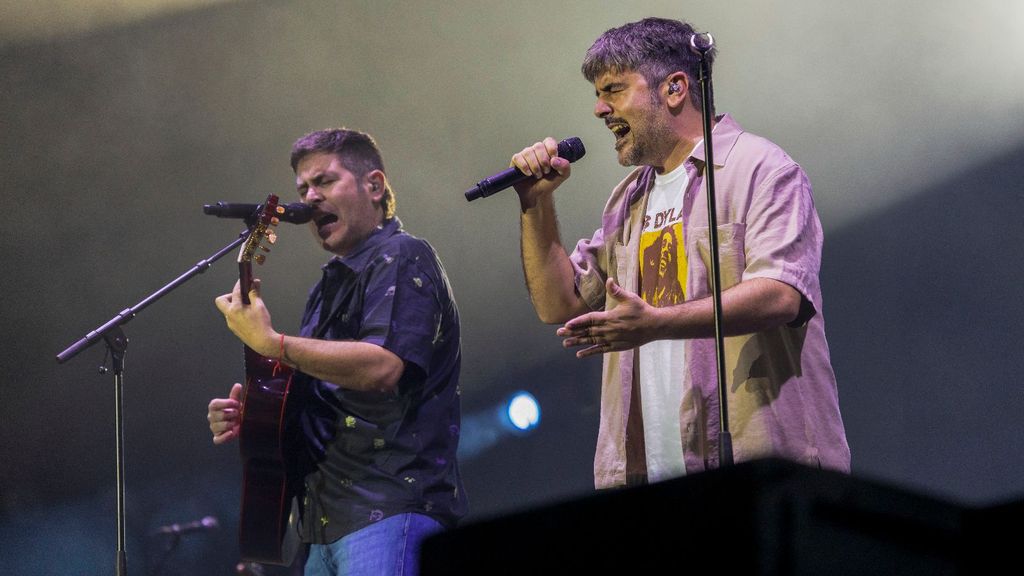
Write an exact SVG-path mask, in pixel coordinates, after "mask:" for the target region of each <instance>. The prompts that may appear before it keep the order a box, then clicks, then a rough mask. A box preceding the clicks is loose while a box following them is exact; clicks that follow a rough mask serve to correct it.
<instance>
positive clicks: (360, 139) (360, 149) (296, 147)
mask: <svg viewBox="0 0 1024 576" xmlns="http://www.w3.org/2000/svg"><path fill="white" fill-rule="evenodd" d="M318 152H324V153H327V154H334V155H335V156H337V157H338V159H339V160H340V161H341V165H342V166H344V167H345V169H346V170H348V171H349V172H351V173H352V174H353V175H355V176H356V177H357V178H362V177H363V176H366V175H367V174H368V173H370V172H372V171H374V170H380V171H381V172H384V173H385V174H387V172H385V170H384V159H383V158H381V154H380V148H378V147H377V143H376V142H375V141H374V140H373V136H370V135H369V134H367V133H365V132H359V131H358V130H349V129H347V128H332V129H328V130H317V131H316V132H310V133H309V134H306V135H305V136H303V137H302V138H299V139H298V140H296V141H295V143H294V144H292V170H293V171H294V170H296V169H297V168H298V166H299V161H301V160H302V159H303V158H304V157H306V156H308V155H310V154H315V153H318ZM381 205H382V207H383V208H384V218H385V219H389V218H393V217H394V216H395V192H394V190H392V189H391V184H389V183H388V181H387V179H385V180H384V196H383V197H382V199H381Z"/></svg>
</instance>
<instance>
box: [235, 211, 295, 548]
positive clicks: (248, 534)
mask: <svg viewBox="0 0 1024 576" xmlns="http://www.w3.org/2000/svg"><path fill="white" fill-rule="evenodd" d="M283 212H284V208H283V207H281V206H279V205H278V198H277V196H275V195H273V194H271V195H270V196H268V197H267V201H266V202H264V203H263V205H262V207H261V209H260V212H259V214H258V216H257V217H256V218H255V219H254V220H250V221H249V223H250V226H249V228H250V232H249V236H248V238H247V239H246V242H245V243H244V244H243V245H242V248H241V249H240V250H239V253H238V280H239V283H240V285H241V290H242V302H243V303H244V304H245V305H249V304H250V303H251V302H250V300H249V290H250V289H252V283H253V276H252V262H254V261H255V262H256V263H257V264H262V263H263V262H264V260H265V259H266V255H265V254H264V252H269V251H270V249H269V248H268V247H267V246H265V244H264V242H266V243H268V244H273V243H274V242H275V241H276V240H277V234H276V233H275V231H274V227H275V226H277V224H278V218H277V215H278V214H281V213H283ZM244 355H245V388H244V389H243V391H242V418H241V423H240V429H239V438H238V439H239V449H240V451H241V455H242V469H243V484H242V509H241V516H240V519H239V532H238V542H239V551H240V553H241V557H242V559H243V560H246V561H250V562H262V563H267V564H288V563H290V562H291V558H290V554H291V553H292V552H293V551H292V550H288V548H289V547H290V546H289V545H288V540H289V538H288V537H289V520H290V518H289V517H290V516H293V514H292V512H293V510H292V495H293V491H292V490H291V488H290V487H289V485H288V473H287V470H286V464H285V457H284V415H285V407H286V405H287V401H288V389H289V386H290V385H291V380H292V369H291V368H290V367H288V366H286V365H284V364H282V363H280V362H278V361H277V360H274V359H272V358H267V357H265V356H261V355H260V354H258V353H256V352H255V351H254V350H253V349H251V348H249V347H248V346H245V347H244Z"/></svg>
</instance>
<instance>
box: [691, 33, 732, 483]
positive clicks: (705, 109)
mask: <svg viewBox="0 0 1024 576" xmlns="http://www.w3.org/2000/svg"><path fill="white" fill-rule="evenodd" d="M697 36H698V34H694V35H693V36H691V37H690V47H691V49H692V50H693V51H694V52H695V53H697V55H698V56H700V100H701V114H702V115H703V117H704V181H705V183H706V184H707V186H706V188H707V195H708V233H709V234H710V237H709V243H710V249H711V250H710V252H711V253H710V256H711V297H712V299H713V300H714V304H715V355H716V357H717V360H718V412H719V414H718V422H719V431H718V467H719V468H721V467H723V466H732V456H733V455H732V434H730V432H729V405H728V400H727V398H726V396H727V394H728V389H727V386H726V382H725V339H724V334H723V329H722V282H721V276H722V275H721V267H720V265H719V256H718V212H717V211H716V208H715V159H714V156H713V150H712V149H713V148H714V146H712V142H711V119H712V117H713V116H714V112H713V110H714V107H713V106H712V102H711V94H712V91H711V62H709V61H708V53H709V52H710V51H711V49H712V48H714V46H715V39H714V38H713V37H712V36H711V34H703V35H702V36H706V37H707V42H704V41H701V42H698V41H697Z"/></svg>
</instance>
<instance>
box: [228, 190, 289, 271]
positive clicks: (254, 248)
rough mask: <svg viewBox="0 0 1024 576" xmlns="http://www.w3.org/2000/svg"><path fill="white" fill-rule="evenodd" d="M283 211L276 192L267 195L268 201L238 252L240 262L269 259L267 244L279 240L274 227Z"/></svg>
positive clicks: (259, 261) (258, 261)
mask: <svg viewBox="0 0 1024 576" xmlns="http://www.w3.org/2000/svg"><path fill="white" fill-rule="evenodd" d="M283 213H284V206H281V205H279V204H278V198H277V196H276V195H274V194H271V195H270V196H267V201H266V202H264V203H263V205H262V207H261V209H260V213H259V215H258V216H257V217H256V221H255V223H254V224H253V225H252V228H251V230H250V231H249V237H248V238H246V240H245V244H243V245H242V248H241V250H239V252H238V263H239V264H247V263H249V262H256V263H257V264H263V262H264V261H265V260H266V259H267V256H266V254H265V253H266V252H270V248H269V247H268V246H267V245H266V244H271V245H273V244H274V243H275V242H277V232H275V231H274V227H275V226H277V225H278V224H279V223H280V220H278V214H283ZM264 242H266V244H264Z"/></svg>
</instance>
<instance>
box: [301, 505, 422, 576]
mask: <svg viewBox="0 0 1024 576" xmlns="http://www.w3.org/2000/svg"><path fill="white" fill-rule="evenodd" d="M439 531H441V524H440V523H438V522H437V520H434V519H433V518H431V517H429V516H424V515H422V514H413V513H408V514H399V515H397V516H390V517H388V518H385V519H383V520H381V521H380V522H375V523H373V524H370V525H369V526H367V527H366V528H363V529H361V530H357V531H355V532H353V533H351V534H349V535H348V536H345V537H343V538H341V539H339V540H336V541H334V542H332V543H330V544H312V545H310V547H309V556H308V558H307V559H306V569H305V576H416V575H417V574H419V571H420V544H422V543H423V540H424V539H425V538H426V537H427V536H430V535H431V534H434V533H436V532H439Z"/></svg>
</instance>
